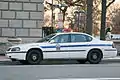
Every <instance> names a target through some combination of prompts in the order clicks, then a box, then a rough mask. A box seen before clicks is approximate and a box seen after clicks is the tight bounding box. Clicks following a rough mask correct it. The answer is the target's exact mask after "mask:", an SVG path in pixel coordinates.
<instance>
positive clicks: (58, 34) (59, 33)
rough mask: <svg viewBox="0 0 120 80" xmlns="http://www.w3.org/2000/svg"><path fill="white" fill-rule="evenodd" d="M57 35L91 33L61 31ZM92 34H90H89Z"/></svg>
mask: <svg viewBox="0 0 120 80" xmlns="http://www.w3.org/2000/svg"><path fill="white" fill-rule="evenodd" d="M56 34H57V35H59V34H85V35H89V34H86V33H81V32H61V33H56ZM89 36H90V35H89Z"/></svg>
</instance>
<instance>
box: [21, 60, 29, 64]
mask: <svg viewBox="0 0 120 80" xmlns="http://www.w3.org/2000/svg"><path fill="white" fill-rule="evenodd" d="M19 62H20V63H21V64H28V61H26V60H19Z"/></svg>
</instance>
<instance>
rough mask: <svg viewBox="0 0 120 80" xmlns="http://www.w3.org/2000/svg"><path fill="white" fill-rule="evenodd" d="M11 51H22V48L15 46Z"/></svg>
mask: <svg viewBox="0 0 120 80" xmlns="http://www.w3.org/2000/svg"><path fill="white" fill-rule="evenodd" d="M11 51H20V48H19V47H14V48H12V49H11Z"/></svg>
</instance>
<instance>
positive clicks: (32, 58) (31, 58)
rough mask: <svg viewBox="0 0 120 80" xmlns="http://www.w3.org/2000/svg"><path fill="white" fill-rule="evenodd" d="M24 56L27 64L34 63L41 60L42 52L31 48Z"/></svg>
mask: <svg viewBox="0 0 120 80" xmlns="http://www.w3.org/2000/svg"><path fill="white" fill-rule="evenodd" d="M26 58H27V61H28V63H29V64H33V65H36V64H39V63H40V62H41V61H42V53H41V52H40V51H39V50H31V51H30V52H28V54H27V57H26Z"/></svg>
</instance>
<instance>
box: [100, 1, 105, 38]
mask: <svg viewBox="0 0 120 80" xmlns="http://www.w3.org/2000/svg"><path fill="white" fill-rule="evenodd" d="M105 27H106V0H102V13H101V30H100V40H105Z"/></svg>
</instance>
